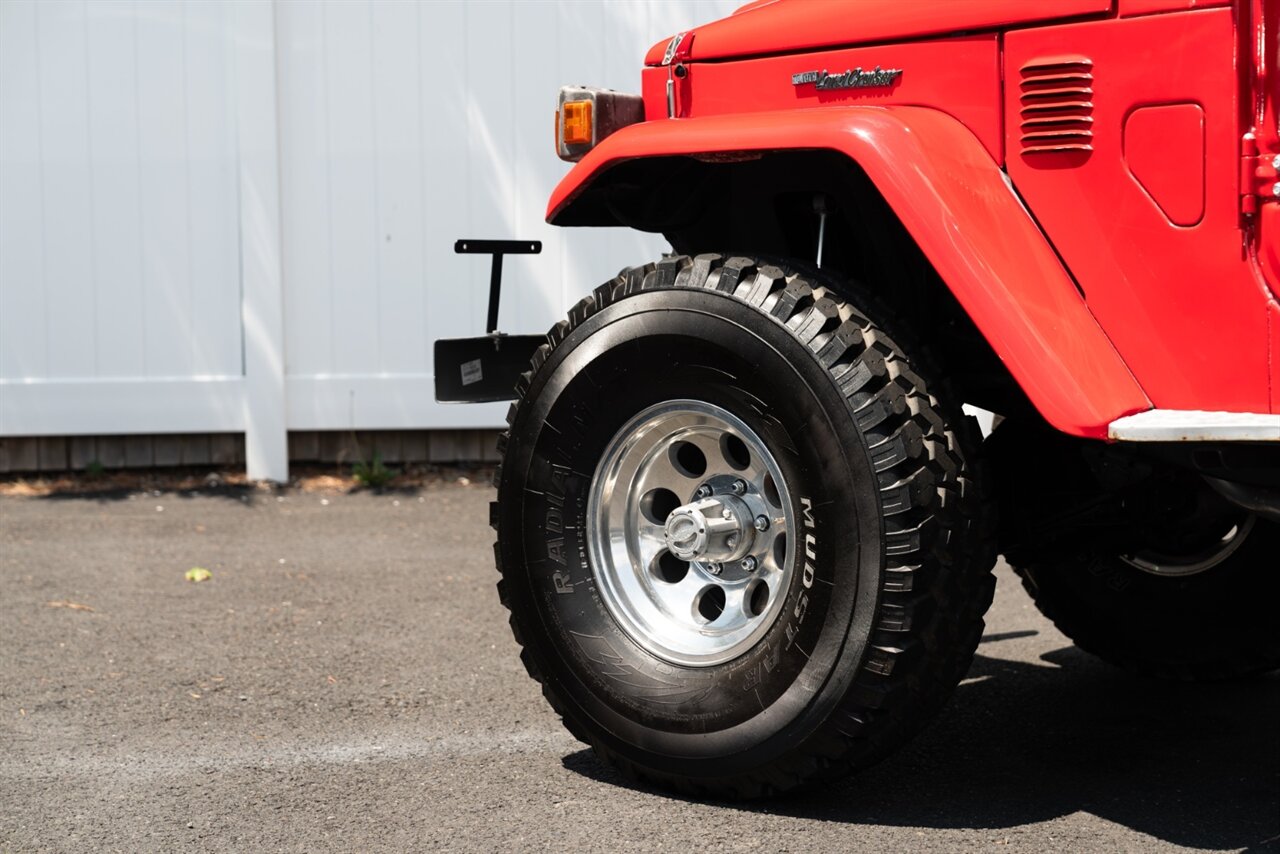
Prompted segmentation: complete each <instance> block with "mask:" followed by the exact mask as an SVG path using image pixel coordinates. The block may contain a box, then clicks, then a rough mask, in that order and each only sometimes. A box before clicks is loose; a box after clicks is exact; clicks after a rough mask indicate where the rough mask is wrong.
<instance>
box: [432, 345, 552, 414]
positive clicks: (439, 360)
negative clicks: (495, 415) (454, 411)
mask: <svg viewBox="0 0 1280 854" xmlns="http://www.w3.org/2000/svg"><path fill="white" fill-rule="evenodd" d="M546 340H547V337H546V336H545V335H482V336H479V337H477V338H442V339H439V340H437V341H436V342H435V371H436V400H438V401H440V402H442V403H486V402H489V401H494V400H515V397H516V390H515V389H516V381H517V380H518V379H520V374H521V373H523V372H524V371H527V370H528V369H529V362H530V360H531V359H532V358H533V353H534V351H535V350H537V349H538V346H539V345H541V344H542V343H543V342H545V341H546Z"/></svg>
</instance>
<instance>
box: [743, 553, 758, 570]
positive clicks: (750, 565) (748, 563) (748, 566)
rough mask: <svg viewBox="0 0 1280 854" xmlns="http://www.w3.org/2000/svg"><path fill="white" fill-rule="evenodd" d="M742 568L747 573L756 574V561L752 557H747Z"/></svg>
mask: <svg viewBox="0 0 1280 854" xmlns="http://www.w3.org/2000/svg"><path fill="white" fill-rule="evenodd" d="M742 568H743V569H745V570H746V571H747V572H755V571H756V559H755V558H753V557H752V556H751V555H747V556H746V557H744V558H743V559H742Z"/></svg>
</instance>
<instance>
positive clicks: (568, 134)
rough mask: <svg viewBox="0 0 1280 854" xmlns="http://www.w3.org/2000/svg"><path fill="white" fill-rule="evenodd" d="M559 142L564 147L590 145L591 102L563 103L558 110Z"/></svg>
mask: <svg viewBox="0 0 1280 854" xmlns="http://www.w3.org/2000/svg"><path fill="white" fill-rule="evenodd" d="M560 121H561V125H562V126H561V131H560V141H561V142H562V143H564V144H565V145H590V144H591V137H592V132H591V102H590V101H565V102H564V104H563V105H562V106H561V108H560Z"/></svg>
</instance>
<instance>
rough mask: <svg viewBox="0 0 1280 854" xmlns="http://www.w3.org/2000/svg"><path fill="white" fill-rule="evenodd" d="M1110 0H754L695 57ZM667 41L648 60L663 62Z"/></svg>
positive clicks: (991, 26) (1009, 22) (949, 28)
mask: <svg viewBox="0 0 1280 854" xmlns="http://www.w3.org/2000/svg"><path fill="white" fill-rule="evenodd" d="M1110 9H1111V0H945V2H941V3H925V2H923V0H844V2H835V0H826V1H825V2H819V0H755V2H753V3H748V4H747V5H746V6H743V7H742V8H741V9H739V10H738V11H736V12H734V13H733V14H732V15H730V16H729V17H727V18H722V19H721V20H719V21H713V22H712V23H710V24H704V25H703V26H701V27H698V28H697V29H695V30H693V31H692V32H693V33H694V39H693V44H692V52H691V53H690V55H689V59H691V60H695V61H696V60H705V59H729V58H732V57H741V56H756V55H759V54H776V53H799V52H801V51H808V50H816V49H819V48H827V47H835V46H837V45H839V46H848V45H856V44H869V43H876V42H889V41H901V40H904V39H914V38H919V37H921V36H936V35H941V34H944V33H952V32H958V31H973V30H997V29H1003V28H1005V27H1007V26H1018V25H1023V24H1028V23H1032V22H1035V21H1046V20H1053V19H1058V18H1078V17H1082V16H1088V15H1100V14H1105V13H1107V12H1109V11H1110ZM666 48H667V41H665V40H664V41H662V42H659V43H658V44H656V45H654V46H653V47H652V48H650V49H649V53H648V54H647V55H646V56H645V58H644V62H645V65H661V64H662V55H663V52H664V51H666Z"/></svg>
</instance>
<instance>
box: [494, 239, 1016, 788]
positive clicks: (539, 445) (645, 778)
mask: <svg viewBox="0 0 1280 854" xmlns="http://www.w3.org/2000/svg"><path fill="white" fill-rule="evenodd" d="M888 325H889V321H888V318H886V317H885V316H884V313H883V312H882V310H880V309H879V308H877V306H876V304H875V302H874V301H873V300H872V299H871V298H870V297H869V296H868V295H867V294H866V293H864V292H862V291H861V290H859V289H856V288H855V287H854V286H852V285H850V284H848V283H845V282H836V281H834V280H830V279H826V278H824V277H822V276H821V275H820V274H818V273H816V272H814V271H810V270H804V269H801V268H797V267H791V266H787V265H779V264H774V263H767V262H765V261H762V260H760V259H752V258H746V257H738V256H734V257H726V256H721V255H713V254H708V255H699V256H697V257H687V256H668V257H665V258H664V259H663V260H661V261H660V262H658V263H657V264H648V265H645V266H641V267H632V268H629V269H626V270H623V271H622V272H621V273H619V275H618V276H617V277H616V278H614V279H612V280H610V281H608V282H606V283H605V284H603V285H602V286H600V287H599V288H597V289H596V290H595V292H594V293H593V294H592V295H590V296H588V297H586V298H585V299H583V300H582V301H581V302H579V303H578V304H577V305H575V306H574V307H573V308H572V309H571V311H570V312H569V317H568V319H567V320H565V321H561V322H560V323H558V324H557V325H556V326H555V327H554V328H552V330H551V331H550V332H549V333H548V335H547V342H546V344H545V345H543V346H542V347H541V348H540V349H539V350H538V351H537V353H536V354H535V356H534V359H533V363H532V367H531V370H530V371H529V372H528V373H526V374H524V376H523V377H522V378H521V379H520V381H519V383H518V385H517V394H518V398H517V400H516V401H515V402H514V403H513V404H512V406H511V408H510V410H509V412H508V417H507V421H508V425H509V429H508V430H507V431H506V432H504V433H503V434H502V436H501V438H500V440H499V452H500V454H501V455H502V463H501V466H500V467H499V469H498V471H497V473H496V474H495V478H494V483H495V486H496V487H497V490H498V498H497V501H495V502H494V503H493V505H492V510H491V517H492V523H493V526H494V528H495V529H496V531H497V543H496V544H495V555H496V559H497V564H498V570H499V572H500V573H501V575H502V579H501V581H500V582H499V584H498V590H499V594H500V596H501V599H502V602H503V604H504V605H506V606H507V608H508V609H509V610H510V612H511V616H510V623H511V628H512V631H513V633H514V635H515V638H516V641H517V643H519V644H520V645H521V647H522V650H521V659H522V661H523V662H524V665H525V667H526V669H527V670H528V672H529V674H530V675H531V676H532V677H533V678H534V679H536V680H538V681H539V682H540V683H541V685H542V690H543V693H544V695H545V696H546V698H547V700H548V701H549V702H550V704H551V706H552V707H553V708H554V709H555V710H556V711H557V712H558V713H559V714H560V716H561V718H562V719H563V721H564V724H565V726H566V727H567V728H568V730H569V731H570V732H571V733H572V734H573V735H575V736H576V737H577V738H579V739H580V740H582V741H583V742H585V743H587V744H589V745H590V746H591V747H592V748H593V749H594V751H595V753H596V754H597V756H598V757H599V758H600V759H601V760H603V761H604V762H606V763H608V764H609V765H612V766H614V767H615V768H617V769H619V770H620V771H621V772H622V773H623V774H625V775H626V776H628V777H630V778H632V779H633V780H636V781H639V782H642V783H646V784H656V785H660V786H663V787H669V788H673V789H676V790H678V791H681V792H683V793H686V794H690V795H695V796H702V797H705V796H714V797H729V798H747V797H759V796H764V795H768V794H771V793H776V792H781V791H784V790H788V789H791V788H794V787H796V786H798V785H800V784H802V783H804V782H806V781H813V780H825V779H832V778H836V777H839V776H843V775H845V774H847V773H849V772H850V771H853V770H856V769H859V768H862V767H865V766H867V765H869V764H871V763H873V762H875V761H877V760H879V759H880V758H882V757H884V756H885V755H887V754H888V753H889V752H891V751H892V750H894V749H895V748H896V747H898V746H899V745H901V744H902V743H903V742H904V741H906V740H907V739H908V738H910V737H911V736H912V735H913V734H915V733H916V732H917V731H918V730H919V729H920V728H921V727H922V726H924V725H925V724H926V723H927V722H928V721H929V720H930V719H932V718H933V716H934V715H935V714H936V713H937V712H938V711H939V709H940V708H941V706H942V705H943V703H944V702H945V700H946V699H947V698H948V697H949V696H950V694H951V693H952V691H953V689H954V688H955V686H956V685H957V683H958V682H959V681H960V679H961V678H962V677H963V676H964V674H965V672H966V670H967V669H968V666H969V663H970V661H971V659H972V656H973V652H974V649H975V647H976V645H977V643H978V640H979V638H980V636H981V634H982V630H983V620H982V616H983V614H984V613H985V611H986V609H987V607H988V606H989V605H990V602H991V596H992V592H993V589H994V579H993V578H992V576H991V567H992V564H993V562H994V544H993V540H994V537H993V530H992V525H991V524H990V513H991V502H990V501H989V500H988V497H987V494H986V490H985V488H984V484H983V481H982V475H981V471H980V469H979V463H978V460H977V446H978V443H979V441H980V435H979V433H978V430H977V425H976V422H974V421H973V419H971V418H968V417H966V416H964V415H962V413H961V411H960V408H959V404H958V402H957V401H955V400H954V399H953V398H951V397H950V396H949V395H948V394H947V390H946V388H945V386H944V385H943V384H942V383H941V382H940V380H939V379H938V376H939V375H938V373H937V372H936V369H932V368H931V367H930V366H929V364H928V361H927V354H926V353H925V352H924V350H923V349H921V348H918V347H916V346H914V345H912V344H908V345H907V346H905V347H904V346H900V345H899V342H900V341H902V340H903V339H902V338H901V336H900V335H898V334H897V333H895V335H894V337H890V334H889V333H888V332H886V328H887V326H888ZM926 377H928V378H929V379H928V380H926ZM624 389H625V392H624V391H623V390H624ZM664 396H665V397H664ZM691 396H697V397H699V399H707V400H712V401H714V402H716V403H717V404H720V405H724V406H726V407H729V408H732V409H735V414H737V415H739V416H740V417H743V418H744V419H749V420H750V422H751V423H752V425H753V426H754V427H755V428H756V429H758V430H759V431H761V433H762V435H765V436H766V438H768V439H769V441H770V442H771V443H772V447H771V451H773V452H774V453H776V454H778V455H779V458H780V460H783V462H784V464H785V465H786V466H789V468H788V470H789V471H790V472H792V474H793V479H794V480H795V481H796V483H792V484H790V486H789V489H790V490H791V491H792V492H795V493H797V506H799V497H800V493H801V491H802V490H803V491H805V494H807V495H809V496H811V499H810V502H811V504H812V507H813V514H814V517H815V520H814V521H815V527H814V529H813V530H815V531H816V532H817V536H816V538H815V540H814V542H813V543H812V544H811V545H810V546H808V547H807V548H806V549H805V550H804V551H806V552H809V553H810V556H812V557H814V561H813V563H814V564H815V566H814V567H813V570H812V571H811V572H810V571H809V570H806V571H805V572H799V571H797V572H796V573H795V574H794V576H793V578H794V583H793V584H792V587H793V589H792V590H790V591H788V593H787V595H788V596H789V599H788V600H787V603H786V608H785V610H784V611H783V614H784V617H785V619H784V618H780V619H779V621H778V623H777V625H776V627H775V628H776V631H771V634H770V635H769V636H768V638H767V639H766V640H763V641H762V642H761V643H760V644H757V646H756V647H755V648H753V649H752V650H751V651H749V652H748V653H746V654H744V655H742V656H741V658H740V659H739V660H735V661H732V662H729V663H727V664H725V665H723V666H719V667H713V668H680V667H673V666H672V665H670V664H668V663H665V662H662V661H659V660H657V659H654V658H653V657H652V656H650V655H648V653H647V652H646V651H645V650H643V649H641V648H640V647H638V646H636V645H635V644H631V643H629V642H628V640H627V638H626V637H625V636H624V635H622V634H621V633H620V632H619V631H618V629H617V626H616V625H612V624H611V621H610V619H609V615H608V612H607V611H605V610H604V609H603V607H602V606H601V602H600V597H599V596H598V595H593V592H594V591H593V587H592V585H593V579H592V570H591V567H590V565H589V561H588V560H587V557H586V553H587V549H586V548H585V547H583V545H582V543H581V541H580V539H576V538H580V537H581V536H582V531H583V530H584V528H585V526H586V522H585V518H584V517H585V509H584V508H585V505H586V503H587V499H586V494H587V492H588V490H589V483H590V480H591V477H592V474H593V469H592V467H591V466H592V464H591V462H590V461H591V459H592V455H593V454H595V455H597V457H596V458H598V454H599V448H600V446H601V445H603V443H604V442H606V441H608V439H609V437H610V436H611V435H612V434H613V433H614V432H615V431H616V430H617V429H618V425H620V424H621V423H623V422H625V421H626V420H627V418H629V417H630V416H632V415H634V413H635V412H637V411H639V410H640V409H642V408H643V407H645V406H646V405H649V404H650V403H652V402H653V401H654V400H663V399H667V398H679V397H691ZM566 401H567V402H566ZM793 439H795V440H796V441H794V442H793V441H792V440H793ZM784 458H785V459H784ZM806 530H807V529H806ZM805 557H806V556H805V554H804V553H803V552H800V553H798V559H799V560H800V561H803V560H805ZM797 565H798V564H797ZM806 578H807V579H808V583H807V585H806V582H805V579H806ZM801 609H804V612H805V614H806V615H807V616H808V618H809V619H808V621H807V622H792V623H789V624H787V625H784V623H788V621H789V620H791V617H790V616H787V615H795V614H798V613H800V610H801ZM802 619H803V618H802ZM584 625H586V626H589V627H591V632H588V634H591V633H594V634H598V635H599V636H601V637H602V638H605V639H606V642H605V645H604V647H603V649H604V650H605V652H603V653H602V652H601V647H600V646H599V645H598V644H597V645H596V647H595V648H594V649H591V650H585V649H582V648H579V647H580V646H581V643H580V642H576V641H575V640H573V638H581V637H582V634H581V632H582V631H583V630H582V629H581V628H580V627H581V626H584ZM566 627H569V628H566ZM574 627H579V628H574ZM575 631H576V632H578V633H577V634H574V633H573V632H575ZM593 636H594V635H593ZM789 641H794V643H790V644H789V643H788V642H789ZM593 643H594V641H593ZM805 645H807V646H808V647H809V648H808V649H807V650H806V649H805ZM685 680H687V684H688V685H692V686H693V687H692V688H691V689H690V690H684V689H683V687H682V688H681V689H680V690H676V689H675V688H674V687H672V688H671V689H670V690H668V689H667V688H662V689H661V690H662V691H667V692H668V693H670V692H671V691H675V695H673V696H674V699H673V698H672V697H670V696H669V697H663V698H660V699H658V700H655V699H653V692H652V691H651V690H650V688H651V687H652V686H653V685H659V686H667V685H671V686H677V685H679V686H684V685H685V684H686V681H685ZM646 686H648V687H646ZM752 686H756V689H755V690H752Z"/></svg>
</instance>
